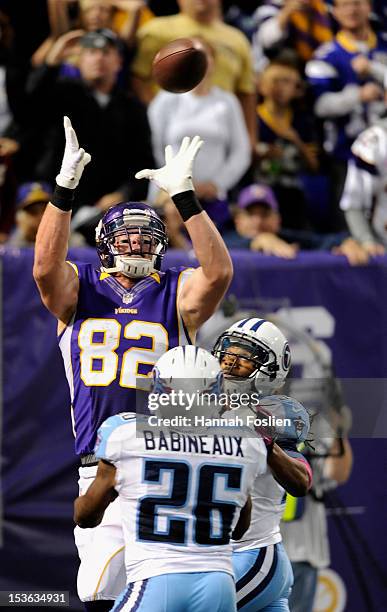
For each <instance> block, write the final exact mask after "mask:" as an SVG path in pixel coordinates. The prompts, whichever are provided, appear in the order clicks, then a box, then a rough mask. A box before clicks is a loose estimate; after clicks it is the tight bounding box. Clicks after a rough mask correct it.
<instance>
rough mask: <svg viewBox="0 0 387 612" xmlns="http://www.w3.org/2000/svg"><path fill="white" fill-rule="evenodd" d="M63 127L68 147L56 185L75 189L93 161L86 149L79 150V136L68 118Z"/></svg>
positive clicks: (64, 120)
mask: <svg viewBox="0 0 387 612" xmlns="http://www.w3.org/2000/svg"><path fill="white" fill-rule="evenodd" d="M63 125H64V129H65V136H66V146H65V151H64V155H63V160H62V166H61V169H60V172H59V174H58V176H57V177H56V183H57V185H59V186H60V187H66V189H75V188H76V187H78V183H79V181H80V178H81V176H82V173H83V170H84V167H85V166H86V165H87V164H88V163H89V161H90V160H91V155H89V153H86V152H85V149H80V148H79V144H78V138H77V135H76V133H75V130H74V128H73V126H72V125H71V121H70V119H69V118H68V117H64V118H63Z"/></svg>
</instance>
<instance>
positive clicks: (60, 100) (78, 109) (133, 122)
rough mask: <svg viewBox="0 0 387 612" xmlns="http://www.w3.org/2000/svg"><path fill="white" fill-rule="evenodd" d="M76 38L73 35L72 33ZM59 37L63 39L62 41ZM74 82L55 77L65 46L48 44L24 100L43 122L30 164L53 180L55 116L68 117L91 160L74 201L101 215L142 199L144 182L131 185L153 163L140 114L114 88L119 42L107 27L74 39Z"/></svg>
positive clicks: (59, 146)
mask: <svg viewBox="0 0 387 612" xmlns="http://www.w3.org/2000/svg"><path fill="white" fill-rule="evenodd" d="M78 36H79V35H78ZM62 38H63V37H62ZM79 44H80V48H81V52H80V59H79V69H80V74H81V76H80V78H79V79H69V78H62V77H60V74H59V72H60V65H61V63H62V61H63V59H64V58H65V56H66V45H64V46H63V44H62V45H58V46H56V45H54V47H53V48H52V50H51V51H50V53H49V55H48V56H47V59H46V63H45V64H44V65H42V66H41V67H39V68H37V69H36V70H34V71H33V72H32V74H31V76H30V81H29V84H28V90H29V102H30V104H31V107H32V109H33V113H34V116H35V117H36V118H37V120H39V119H40V120H41V121H42V122H43V123H44V133H43V136H42V140H43V142H44V147H42V148H43V150H42V153H41V155H40V156H39V159H38V162H37V164H36V172H38V176H39V177H41V178H42V179H45V180H49V181H50V182H54V180H55V176H56V171H57V167H58V165H60V160H61V156H62V151H63V134H62V132H61V131H60V130H59V129H58V126H60V125H61V118H62V117H63V116H64V115H66V116H68V117H70V119H71V121H72V123H73V125H74V127H75V129H76V132H77V134H78V135H79V138H80V140H81V142H83V143H85V146H86V147H87V149H88V151H90V154H91V156H92V158H93V164H92V165H91V166H90V168H88V169H87V171H86V177H87V178H86V180H85V182H84V183H82V184H81V186H80V189H79V191H78V192H77V196H76V200H75V202H74V212H76V211H77V210H78V209H79V208H80V207H81V206H88V207H93V208H94V207H96V208H94V210H93V211H92V212H93V214H95V212H96V209H97V211H98V210H99V211H100V212H103V211H104V210H106V209H107V208H109V206H111V205H113V204H115V203H117V202H120V201H123V200H142V199H145V198H146V195H147V181H145V180H144V181H135V179H134V175H135V173H136V172H138V171H139V170H141V169H142V168H144V167H145V168H152V167H153V166H154V159H153V153H152V146H151V134H150V128H149V123H148V119H147V114H146V110H145V108H144V107H143V105H142V104H141V103H140V102H139V100H138V99H136V98H135V97H134V96H129V95H128V94H127V93H126V92H124V91H122V89H120V88H119V87H118V86H117V75H118V73H119V72H120V70H121V66H122V56H121V48H122V47H121V41H120V39H119V38H118V37H117V35H116V34H115V33H114V32H113V31H111V30H108V29H101V30H96V31H93V32H87V33H86V34H83V35H82V36H81V37H80V38H79Z"/></svg>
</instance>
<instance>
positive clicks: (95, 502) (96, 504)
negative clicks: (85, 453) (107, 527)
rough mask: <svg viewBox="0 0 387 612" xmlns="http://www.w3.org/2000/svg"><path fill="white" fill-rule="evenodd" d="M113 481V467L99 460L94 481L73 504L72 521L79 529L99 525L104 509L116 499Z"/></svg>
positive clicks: (114, 472)
mask: <svg viewBox="0 0 387 612" xmlns="http://www.w3.org/2000/svg"><path fill="white" fill-rule="evenodd" d="M115 479H116V468H115V467H114V465H112V464H111V463H108V462H107V461H104V460H103V459H101V460H100V461H99V463H98V471H97V476H96V477H95V480H94V481H93V482H92V484H91V485H90V487H89V488H88V489H87V491H86V493H85V494H84V495H80V496H79V497H77V499H76V500H75V502H74V521H75V523H76V524H77V525H79V527H82V528H84V529H85V528H88V527H96V526H97V525H99V524H100V522H101V521H102V518H103V515H104V512H105V510H106V508H107V507H108V505H109V504H110V503H111V502H112V501H114V500H115V498H116V497H117V492H116V490H115V488H114V485H115Z"/></svg>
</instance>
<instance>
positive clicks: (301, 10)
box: [253, 0, 333, 72]
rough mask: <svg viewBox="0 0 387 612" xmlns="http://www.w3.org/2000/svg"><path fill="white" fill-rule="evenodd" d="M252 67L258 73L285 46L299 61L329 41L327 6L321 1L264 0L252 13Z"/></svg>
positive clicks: (329, 28) (329, 23) (330, 28)
mask: <svg viewBox="0 0 387 612" xmlns="http://www.w3.org/2000/svg"><path fill="white" fill-rule="evenodd" d="M255 19H256V24H257V25H256V33H255V36H254V38H253V53H254V67H255V70H256V71H257V72H261V71H262V70H263V68H264V67H265V65H266V63H267V61H268V59H273V58H274V57H276V56H277V55H278V54H279V53H280V52H281V51H282V50H283V49H284V48H285V47H287V48H292V49H294V50H295V51H296V53H297V55H298V57H299V58H300V59H301V60H302V62H303V63H305V62H307V61H308V60H309V59H311V57H312V55H313V52H314V51H315V50H316V49H317V47H319V46H320V45H321V44H323V43H325V42H328V41H330V40H332V38H333V33H332V27H331V20H330V16H329V12H328V7H327V6H326V3H325V2H323V0H264V2H263V3H262V6H260V7H259V8H258V9H257V10H256V12H255Z"/></svg>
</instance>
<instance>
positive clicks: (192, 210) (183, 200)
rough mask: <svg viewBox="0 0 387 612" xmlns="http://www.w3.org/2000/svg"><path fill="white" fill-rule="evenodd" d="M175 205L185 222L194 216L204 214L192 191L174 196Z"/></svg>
mask: <svg viewBox="0 0 387 612" xmlns="http://www.w3.org/2000/svg"><path fill="white" fill-rule="evenodd" d="M172 200H173V203H174V204H175V206H176V208H177V210H178V211H179V213H180V214H181V216H182V218H183V221H188V219H190V218H191V217H193V216H194V215H198V214H199V213H201V212H202V210H203V208H202V206H201V204H200V202H199V200H198V199H197V197H196V194H195V192H194V191H192V189H191V190H190V191H183V192H182V193H177V194H176V195H174V196H172Z"/></svg>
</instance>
